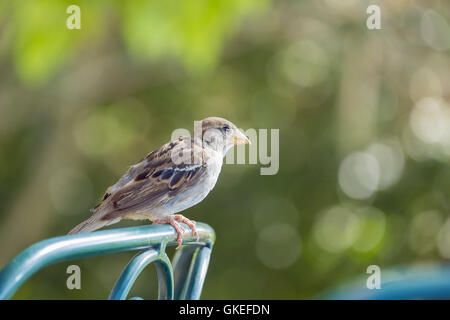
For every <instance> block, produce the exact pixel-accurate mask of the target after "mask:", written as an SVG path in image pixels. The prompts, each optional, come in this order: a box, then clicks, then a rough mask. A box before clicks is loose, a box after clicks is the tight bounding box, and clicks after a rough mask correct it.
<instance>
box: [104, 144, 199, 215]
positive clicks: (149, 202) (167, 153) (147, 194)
mask: <svg viewBox="0 0 450 320" xmlns="http://www.w3.org/2000/svg"><path fill="white" fill-rule="evenodd" d="M196 143H197V145H195V144H196ZM176 148H182V150H183V151H184V152H187V153H186V154H189V152H191V151H192V152H197V153H199V154H197V159H200V163H197V164H195V163H193V162H194V157H191V163H192V164H190V163H180V164H175V163H174V162H173V161H172V152H173V151H174V150H177V149H176ZM205 160H206V154H205V153H204V150H203V149H202V148H200V147H199V146H198V142H195V141H194V139H191V138H189V137H182V138H179V139H177V140H174V141H171V142H169V143H167V144H165V145H163V146H162V147H160V148H159V149H157V150H155V151H153V152H151V153H150V154H148V155H147V156H146V157H144V158H143V159H142V160H141V162H139V163H138V164H136V165H134V166H132V167H130V169H129V170H128V172H127V173H126V174H125V175H124V176H123V177H122V178H121V179H120V180H119V181H118V182H117V183H116V184H115V185H113V186H111V187H109V188H108V190H107V192H106V194H105V196H104V197H103V200H102V202H101V203H100V204H99V205H98V206H97V207H96V209H95V212H96V213H98V214H99V215H101V217H100V219H101V220H110V219H116V218H118V217H122V216H125V215H126V214H127V213H130V212H133V211H134V212H138V211H140V210H142V209H144V208H145V210H146V211H148V210H151V208H152V207H155V208H156V207H159V206H161V205H163V204H164V203H166V202H168V201H170V200H171V199H172V198H173V197H175V196H176V195H178V194H180V193H183V192H184V191H185V190H187V189H188V188H189V187H191V186H192V185H194V184H196V183H197V182H198V180H200V179H201V178H202V177H203V176H204V175H205V173H206V165H205ZM108 194H109V195H108Z"/></svg>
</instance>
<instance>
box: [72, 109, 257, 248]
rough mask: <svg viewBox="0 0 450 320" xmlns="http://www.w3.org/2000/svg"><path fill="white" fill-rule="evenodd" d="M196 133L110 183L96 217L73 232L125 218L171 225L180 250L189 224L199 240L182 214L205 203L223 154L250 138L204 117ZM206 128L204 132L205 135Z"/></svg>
mask: <svg viewBox="0 0 450 320" xmlns="http://www.w3.org/2000/svg"><path fill="white" fill-rule="evenodd" d="M200 124H201V126H198V129H194V131H195V130H197V131H198V134H195V133H194V137H193V138H192V137H179V138H178V139H175V140H172V141H170V142H168V143H166V144H164V145H162V146H161V147H160V148H158V149H156V150H155V151H153V152H151V153H149V154H148V155H147V156H145V157H144V158H143V159H142V160H141V161H140V162H138V163H137V164H135V165H132V166H131V167H130V168H129V169H128V171H127V172H126V173H125V174H124V175H123V176H122V177H121V178H120V179H119V181H117V183H116V184H114V185H112V186H110V187H109V188H108V189H107V190H106V192H105V194H104V196H103V198H102V200H101V202H100V203H99V204H98V205H97V206H96V207H94V208H93V209H91V211H92V216H91V217H90V218H89V219H87V220H86V221H84V222H82V223H80V224H79V225H77V226H76V227H75V228H73V229H72V230H71V231H70V232H69V234H75V233H83V232H90V231H94V230H97V229H100V228H102V227H104V226H107V225H111V224H114V223H117V222H119V221H120V220H122V219H133V220H150V221H152V223H153V224H170V225H171V226H172V227H173V228H174V229H175V231H176V232H177V243H178V246H177V249H178V248H179V247H180V246H181V244H182V235H183V232H184V231H185V230H184V228H183V227H182V226H181V225H180V224H179V222H182V223H185V224H186V225H188V226H189V227H190V228H191V230H192V233H193V235H194V236H195V237H197V241H198V233H197V230H196V228H195V221H192V220H189V219H188V218H186V217H184V216H183V215H181V214H179V212H182V211H184V210H186V209H188V208H190V207H192V206H194V205H196V204H198V203H199V202H201V201H202V200H203V199H205V197H206V196H207V195H208V194H209V192H210V191H211V190H212V189H213V188H214V186H215V184H216V182H217V178H218V177H219V174H220V171H221V169H222V163H223V158H224V156H225V154H226V153H227V151H228V150H230V149H231V148H232V147H233V146H235V145H240V144H249V143H250V140H249V139H248V138H247V137H246V136H245V134H244V133H243V132H242V131H240V130H239V129H238V128H237V127H236V126H235V125H234V124H233V123H232V122H230V121H228V120H226V119H223V118H219V117H209V118H206V119H203V120H202V121H201V122H200ZM200 130H201V134H200Z"/></svg>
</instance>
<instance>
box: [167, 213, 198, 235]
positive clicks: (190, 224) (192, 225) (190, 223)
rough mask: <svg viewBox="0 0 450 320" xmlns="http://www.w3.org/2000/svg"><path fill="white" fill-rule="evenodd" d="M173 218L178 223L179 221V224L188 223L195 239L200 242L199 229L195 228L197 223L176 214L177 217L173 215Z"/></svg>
mask: <svg viewBox="0 0 450 320" xmlns="http://www.w3.org/2000/svg"><path fill="white" fill-rule="evenodd" d="M173 218H174V219H175V220H176V221H179V222H182V223H186V224H187V225H188V226H189V228H191V230H192V234H193V236H194V237H196V238H197V242H198V232H197V228H196V227H195V225H196V223H195V221H193V220H189V219H188V218H186V217H185V216H183V215H182V214H175V215H173Z"/></svg>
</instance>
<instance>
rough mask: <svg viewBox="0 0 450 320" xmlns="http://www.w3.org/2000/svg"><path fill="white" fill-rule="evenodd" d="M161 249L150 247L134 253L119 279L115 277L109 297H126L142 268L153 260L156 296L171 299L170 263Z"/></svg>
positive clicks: (114, 298)
mask: <svg viewBox="0 0 450 320" xmlns="http://www.w3.org/2000/svg"><path fill="white" fill-rule="evenodd" d="M161 249H162V250H161ZM163 250H164V248H160V249H158V250H157V249H153V248H150V249H148V250H145V251H143V252H140V253H138V254H137V255H135V256H134V257H133V259H131V261H130V262H129V263H128V265H127V266H126V267H125V269H124V270H123V272H122V274H121V275H120V277H119V279H117V282H116V284H115V286H114V288H113V289H112V291H111V294H110V295H109V299H111V300H124V299H126V298H127V296H128V293H129V292H130V290H131V287H132V286H133V284H134V282H135V281H136V279H137V278H138V276H139V275H140V273H141V272H142V270H144V268H145V267H146V266H147V265H148V264H149V263H151V262H155V265H156V271H157V272H158V298H159V299H165V300H173V291H174V290H173V276H172V274H173V272H172V265H171V263H170V259H169V257H168V256H167V254H166V253H165V252H164V251H163Z"/></svg>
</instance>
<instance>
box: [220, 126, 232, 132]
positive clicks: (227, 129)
mask: <svg viewBox="0 0 450 320" xmlns="http://www.w3.org/2000/svg"><path fill="white" fill-rule="evenodd" d="M222 130H223V131H224V132H225V133H228V132H230V127H229V126H225V127H223V128H222Z"/></svg>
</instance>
